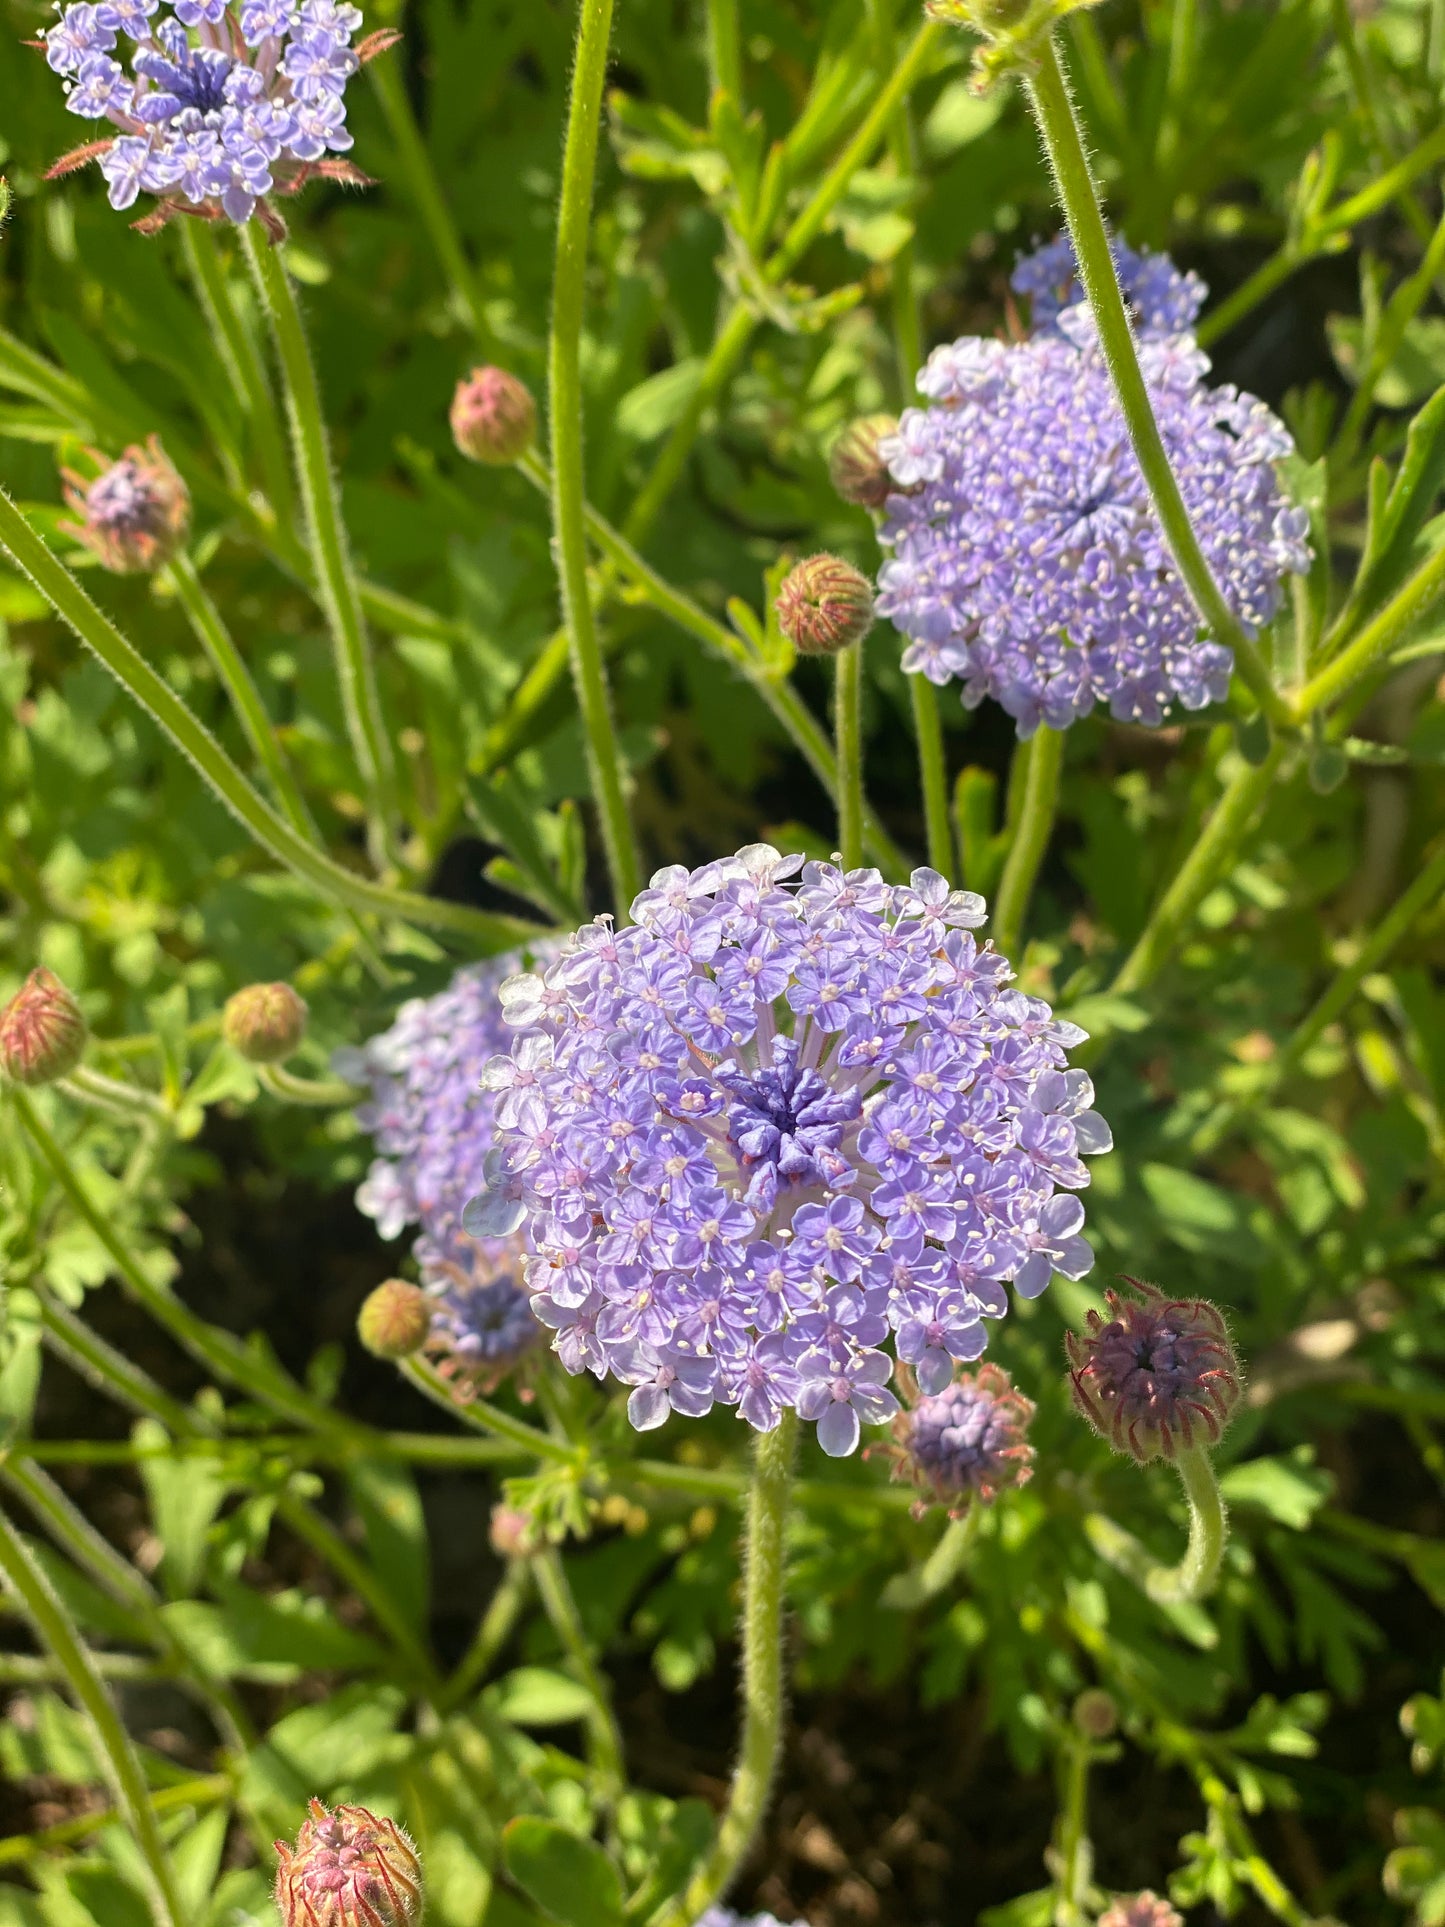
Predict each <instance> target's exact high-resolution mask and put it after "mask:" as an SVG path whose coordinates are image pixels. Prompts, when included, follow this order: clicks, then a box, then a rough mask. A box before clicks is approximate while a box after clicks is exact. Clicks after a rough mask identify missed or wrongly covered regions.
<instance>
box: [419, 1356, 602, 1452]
mask: <svg viewBox="0 0 1445 1927" xmlns="http://www.w3.org/2000/svg"><path fill="white" fill-rule="evenodd" d="M401 1375H402V1377H403V1378H405V1379H407V1380H408V1381H409V1382H410V1383H411V1384H412V1385H414V1386H415V1387H416V1389H417V1390H418V1391H419V1392H420V1393H421V1395H422V1397H423V1398H429V1399H430V1400H431V1402H432V1404H433V1405H439V1406H440V1407H441V1408H442V1410H443V1411H444V1412H450V1413H451V1415H452V1417H453V1418H458V1419H460V1420H461V1422H462V1423H463V1425H470V1426H471V1427H472V1428H473V1430H474V1431H478V1432H490V1433H491V1434H492V1435H493V1436H494V1437H495V1438H499V1439H506V1440H507V1442H508V1443H509V1444H511V1445H519V1446H521V1447H522V1449H523V1450H524V1451H526V1452H529V1453H531V1455H532V1457H533V1458H538V1459H550V1460H551V1461H552V1462H553V1464H555V1465H575V1464H576V1462H577V1454H576V1452H575V1451H574V1450H573V1448H572V1447H571V1446H570V1445H565V1444H563V1443H562V1441H561V1440H560V1439H554V1438H553V1437H552V1436H551V1435H550V1434H549V1433H547V1432H539V1431H538V1430H537V1428H536V1426H535V1425H527V1424H525V1423H524V1422H523V1421H522V1420H521V1419H519V1418H513V1417H512V1415H511V1413H510V1412H504V1411H503V1410H502V1409H501V1407H500V1406H497V1405H491V1404H489V1403H488V1402H487V1400H486V1399H484V1398H469V1399H467V1400H466V1401H465V1402H462V1401H461V1400H459V1399H458V1398H457V1397H456V1395H455V1393H453V1392H451V1391H449V1390H448V1388H447V1382H446V1380H445V1379H444V1378H442V1377H441V1375H440V1374H439V1373H438V1371H437V1369H436V1367H435V1366H434V1365H431V1364H428V1362H427V1361H426V1360H425V1359H421V1358H406V1359H403V1360H402V1363H401Z"/></svg>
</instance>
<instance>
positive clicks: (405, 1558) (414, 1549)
mask: <svg viewBox="0 0 1445 1927" xmlns="http://www.w3.org/2000/svg"><path fill="white" fill-rule="evenodd" d="M346 1484H347V1489H348V1490H349V1492H350V1493H351V1502H352V1504H353V1505H354V1506H355V1507H356V1510H357V1511H358V1513H359V1514H360V1515H361V1523H362V1526H363V1527H364V1528H365V1531H366V1550H367V1552H368V1554H369V1555H370V1558H371V1564H372V1569H373V1570H374V1571H375V1573H376V1576H377V1578H378V1579H379V1580H380V1581H381V1583H382V1585H383V1586H384V1587H385V1588H386V1590H387V1592H388V1593H389V1594H390V1596H391V1598H392V1599H393V1601H394V1602H395V1603H396V1605H397V1606H398V1607H399V1608H400V1610H401V1612H402V1614H403V1615H404V1617H405V1619H406V1621H407V1624H408V1625H409V1626H411V1627H413V1628H414V1630H415V1631H416V1632H418V1633H420V1634H423V1635H424V1634H425V1632H426V1624H427V1608H428V1604H429V1602H430V1598H431V1573H430V1564H429V1558H430V1549H429V1546H428V1542H427V1535H426V1518H425V1516H424V1514H423V1512H422V1507H421V1498H420V1496H419V1495H418V1493H417V1489H416V1480H415V1479H414V1478H413V1477H412V1474H411V1473H410V1471H409V1470H408V1469H407V1467H406V1466H404V1465H401V1464H398V1463H397V1462H396V1461H394V1460H383V1459H363V1460H361V1461H360V1462H359V1463H357V1464H356V1465H353V1466H352V1468H351V1470H350V1472H349V1473H348V1475H347V1480H346Z"/></svg>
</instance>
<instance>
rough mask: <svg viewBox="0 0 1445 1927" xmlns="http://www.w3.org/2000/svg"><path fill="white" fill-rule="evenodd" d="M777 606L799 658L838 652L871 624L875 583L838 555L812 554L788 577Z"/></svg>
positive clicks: (871, 625)
mask: <svg viewBox="0 0 1445 1927" xmlns="http://www.w3.org/2000/svg"><path fill="white" fill-rule="evenodd" d="M774 607H775V609H776V612H777V617H778V627H779V628H780V629H781V630H782V632H783V634H784V635H785V636H786V637H787V638H788V641H789V642H790V643H792V645H793V647H794V648H795V649H796V650H797V652H798V654H799V655H800V656H836V655H837V653H838V651H839V650H840V649H847V648H849V647H850V646H851V645H852V644H853V643H855V642H861V641H862V640H863V638H864V636H866V635H867V633H868V631H869V630H870V629H871V628H872V627H873V584H872V583H871V582H870V581H869V580H868V578H867V576H866V575H864V574H863V573H862V571H861V570H859V569H855V568H854V567H853V564H852V563H851V562H844V561H842V560H840V558H839V557H838V556H836V555H810V556H809V557H808V559H807V561H806V562H800V563H799V564H798V566H797V567H796V568H795V569H793V570H792V571H790V573H789V574H788V575H787V576H785V577H784V579H783V586H782V588H781V589H779V591H778V600H777V602H776V604H775V605H774Z"/></svg>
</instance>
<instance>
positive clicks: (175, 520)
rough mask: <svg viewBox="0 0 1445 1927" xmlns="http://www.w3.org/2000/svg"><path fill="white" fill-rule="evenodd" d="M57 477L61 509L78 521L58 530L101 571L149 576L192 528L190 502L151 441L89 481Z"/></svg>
mask: <svg viewBox="0 0 1445 1927" xmlns="http://www.w3.org/2000/svg"><path fill="white" fill-rule="evenodd" d="M97 459H98V460H103V459H104V458H103V457H100V456H97ZM62 474H63V476H64V480H65V500H66V504H67V506H68V507H70V508H71V509H73V510H74V512H75V514H76V515H77V516H79V518H80V519H79V521H78V522H65V523H62V524H61V526H62V527H63V528H64V529H65V530H66V532H67V533H68V534H70V535H73V536H75V537H76V539H77V540H78V541H80V542H83V543H84V544H85V546H86V547H87V548H88V549H89V550H90V551H91V552H92V554H94V555H96V556H98V557H99V558H100V562H101V564H102V566H103V567H105V568H107V569H110V570H112V571H113V572H114V573H115V574H117V575H134V574H136V573H140V572H143V573H147V574H149V573H150V572H151V571H153V570H155V569H159V568H160V567H162V565H163V564H165V563H167V562H169V561H170V560H171V558H172V556H174V555H175V554H176V553H177V552H178V551H179V549H180V547H181V545H182V543H183V542H184V541H185V539H186V534H187V531H188V530H189V528H190V526H191V497H190V492H189V491H188V489H187V488H186V485H185V483H184V482H183V481H182V480H181V478H180V476H179V475H178V474H177V473H176V471H175V469H174V468H172V466H171V464H170V463H169V462H168V461H167V459H166V456H165V451H164V450H163V449H162V447H161V445H160V441H159V439H158V438H157V437H156V436H154V435H152V436H151V438H150V440H149V441H148V442H147V443H146V445H145V447H144V448H141V447H138V446H132V447H130V448H128V449H126V451H125V453H124V454H123V455H122V456H121V457H120V459H119V460H118V461H114V462H112V463H111V464H110V465H109V467H107V468H104V469H102V470H101V472H100V474H99V475H97V476H95V477H94V479H93V480H87V478H86V477H84V476H82V475H78V474H76V473H75V471H74V470H73V469H64V470H63V471H62Z"/></svg>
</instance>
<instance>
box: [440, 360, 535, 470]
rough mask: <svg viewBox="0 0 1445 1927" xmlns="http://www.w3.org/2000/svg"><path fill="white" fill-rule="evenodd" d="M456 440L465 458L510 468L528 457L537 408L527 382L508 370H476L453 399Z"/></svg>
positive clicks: (493, 466)
mask: <svg viewBox="0 0 1445 1927" xmlns="http://www.w3.org/2000/svg"><path fill="white" fill-rule="evenodd" d="M451 423H452V438H453V440H454V441H455V442H456V445H457V447H458V448H459V449H460V450H461V452H462V453H463V455H466V456H468V457H469V458H470V459H471V460H472V461H474V462H486V463H487V464H488V466H489V467H492V468H506V467H507V466H508V465H509V464H510V463H512V462H515V461H517V460H518V459H519V457H521V456H523V455H525V454H526V452H527V450H528V449H529V448H530V447H531V446H532V441H533V438H534V437H535V435H536V433H537V404H536V402H534V401H533V399H532V393H531V390H530V389H529V388H528V387H527V385H526V383H525V382H520V381H518V379H517V377H516V376H515V375H509V374H508V373H507V371H506V369H505V368H490V367H488V368H473V370H472V372H471V373H470V374H469V375H468V376H467V378H466V380H465V381H459V382H458V383H457V391H456V393H455V394H454V395H453V396H452V409H451Z"/></svg>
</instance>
